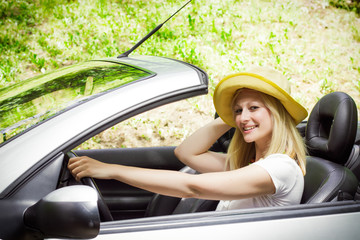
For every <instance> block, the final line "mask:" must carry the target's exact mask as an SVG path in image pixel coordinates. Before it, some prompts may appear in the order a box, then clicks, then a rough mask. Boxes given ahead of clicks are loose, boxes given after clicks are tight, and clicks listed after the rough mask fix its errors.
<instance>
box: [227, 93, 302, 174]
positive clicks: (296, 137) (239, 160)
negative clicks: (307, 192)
mask: <svg viewBox="0 0 360 240" xmlns="http://www.w3.org/2000/svg"><path fill="white" fill-rule="evenodd" d="M240 93H241V89H240V90H238V91H237V92H236V93H235V95H234V97H233V103H232V106H233V105H234V102H235V100H236V99H237V97H238V96H239V94H240ZM258 93H259V94H260V96H261V98H262V100H263V101H264V104H265V106H266V107H267V108H268V109H269V110H270V112H271V118H272V120H273V121H272V122H273V130H272V137H271V142H270V144H269V146H268V150H267V151H266V153H264V157H267V156H269V155H271V154H275V153H283V154H286V155H288V156H290V157H291V158H293V159H295V161H296V162H297V163H298V165H299V166H300V169H301V171H302V172H303V175H305V173H306V150H305V145H304V142H303V139H302V137H301V136H300V134H299V132H298V130H297V129H296V124H295V122H294V120H293V118H292V117H291V116H290V114H289V113H288V112H287V111H286V109H285V108H284V106H283V105H282V104H281V103H280V101H279V100H278V99H276V98H274V97H272V96H269V95H267V94H265V93H262V92H258ZM254 158H255V143H254V142H252V143H247V142H245V141H244V138H243V136H242V134H241V132H240V130H239V129H238V128H236V130H235V133H234V136H233V138H232V140H231V142H230V145H229V149H228V159H227V161H228V164H227V166H228V167H229V168H230V169H231V170H233V169H238V168H241V167H245V166H247V165H249V164H250V161H251V160H252V159H254Z"/></svg>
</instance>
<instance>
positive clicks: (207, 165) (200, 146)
mask: <svg viewBox="0 0 360 240" xmlns="http://www.w3.org/2000/svg"><path fill="white" fill-rule="evenodd" d="M230 128H231V127H230V126H229V125H227V124H226V123H224V122H223V121H222V119H221V118H216V119H215V120H213V121H212V122H210V123H209V124H207V125H205V126H204V127H202V128H200V129H198V130H197V131H195V132H194V133H193V134H192V135H191V136H190V137H188V138H186V139H185V140H184V141H183V142H182V143H181V144H180V145H179V146H178V147H177V148H176V149H175V155H176V157H177V158H178V159H179V160H180V161H181V162H183V163H184V164H186V165H187V166H189V167H191V168H193V169H195V170H196V171H198V172H201V173H206V172H219V171H224V170H225V164H226V154H224V153H217V152H211V151H209V148H210V147H211V146H212V145H213V144H214V143H215V141H216V140H217V139H218V138H220V137H221V136H222V135H223V134H224V133H226V132H227V131H228V130H229V129H230Z"/></svg>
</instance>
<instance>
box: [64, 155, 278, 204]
mask: <svg viewBox="0 0 360 240" xmlns="http://www.w3.org/2000/svg"><path fill="white" fill-rule="evenodd" d="M68 168H69V170H70V171H71V173H72V174H73V176H74V177H75V178H76V180H80V179H81V178H83V177H93V178H100V179H115V180H118V181H121V182H124V183H127V184H129V185H132V186H134V187H138V188H141V189H144V190H148V191H151V192H155V193H159V194H163V195H168V196H174V197H181V198H183V197H184V198H202V199H213V200H234V199H241V198H248V197H255V196H259V195H265V194H271V193H274V192H275V187H274V184H273V182H272V180H271V177H270V175H269V174H268V172H267V171H266V170H265V169H263V168H262V167H260V166H256V165H254V164H253V165H250V166H247V167H244V168H241V169H237V170H233V171H225V172H214V173H205V174H199V175H191V174H186V173H182V172H177V171H168V170H154V169H145V168H138V167H129V166H123V165H117V164H107V163H102V162H99V161H97V160H95V159H92V158H89V157H76V158H71V159H70V160H69V164H68Z"/></svg>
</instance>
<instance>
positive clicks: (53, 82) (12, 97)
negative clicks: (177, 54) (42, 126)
mask: <svg viewBox="0 0 360 240" xmlns="http://www.w3.org/2000/svg"><path fill="white" fill-rule="evenodd" d="M151 75H153V73H151V72H148V71H144V70H142V69H138V68H134V67H132V66H128V65H123V64H119V63H113V62H106V61H89V62H84V63H81V64H76V65H73V66H69V67H66V68H62V69H59V70H57V71H54V72H51V73H48V74H44V75H40V76H37V77H34V78H31V79H28V80H26V81H23V82H20V83H18V84H14V85H12V86H9V87H6V88H2V89H0V133H1V134H2V137H1V139H0V143H2V142H4V141H6V140H8V139H10V138H11V137H13V136H16V135H17V134H19V133H20V132H22V131H24V130H25V129H27V128H29V127H31V126H33V125H35V124H37V123H39V122H42V121H44V120H46V119H48V118H50V117H51V116H53V115H55V114H57V113H59V112H61V111H63V110H64V109H66V108H69V107H71V106H73V105H74V104H78V103H79V102H83V101H87V100H89V99H90V98H93V97H94V96H99V95H100V94H101V93H103V92H106V91H108V90H111V89H114V88H117V87H120V86H122V85H124V84H127V83H130V82H133V81H136V80H139V79H143V78H146V77H149V76H151Z"/></svg>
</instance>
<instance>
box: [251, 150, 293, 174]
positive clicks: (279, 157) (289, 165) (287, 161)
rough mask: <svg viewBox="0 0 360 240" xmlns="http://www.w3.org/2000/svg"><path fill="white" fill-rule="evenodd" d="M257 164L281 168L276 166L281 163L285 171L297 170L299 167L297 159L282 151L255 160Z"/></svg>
mask: <svg viewBox="0 0 360 240" xmlns="http://www.w3.org/2000/svg"><path fill="white" fill-rule="evenodd" d="M255 164H257V165H260V166H264V167H267V168H275V169H277V170H279V168H278V167H276V166H279V165H281V169H284V171H290V170H291V171H295V170H296V171H297V170H298V168H299V165H298V164H297V162H296V160H295V159H293V158H291V157H290V156H289V155H286V154H281V153H276V154H271V155H269V156H267V157H265V158H262V159H260V160H259V161H257V162H255Z"/></svg>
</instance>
